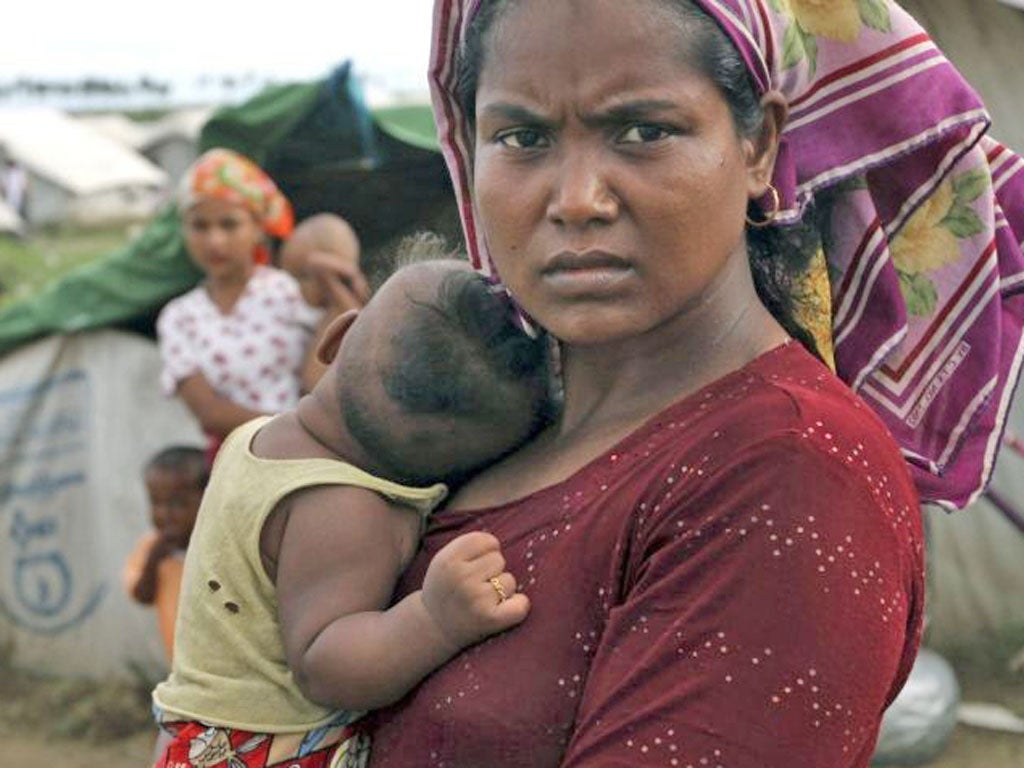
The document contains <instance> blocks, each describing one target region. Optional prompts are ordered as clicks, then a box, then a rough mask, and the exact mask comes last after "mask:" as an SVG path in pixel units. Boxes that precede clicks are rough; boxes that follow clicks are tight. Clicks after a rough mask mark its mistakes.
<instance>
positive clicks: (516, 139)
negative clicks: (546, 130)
mask: <svg viewBox="0 0 1024 768" xmlns="http://www.w3.org/2000/svg"><path fill="white" fill-rule="evenodd" d="M495 140H496V141H497V142H498V143H499V144H501V145H503V146H506V147H512V148H513V149H536V148H537V147H542V146H545V145H546V144H545V137H544V134H543V133H541V132H540V131H538V130H536V129H535V128H514V129H512V130H508V131H502V132H501V133H499V134H498V135H497V136H496V137H495Z"/></svg>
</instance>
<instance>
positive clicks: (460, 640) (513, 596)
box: [423, 531, 530, 648]
mask: <svg viewBox="0 0 1024 768" xmlns="http://www.w3.org/2000/svg"><path fill="white" fill-rule="evenodd" d="M423 604H424V606H425V607H426V609H427V613H428V614H429V615H430V618H431V619H433V621H434V623H435V624H436V625H437V627H438V629H439V630H440V631H441V633H442V634H443V635H444V636H445V637H446V638H447V639H448V640H449V641H450V642H451V643H453V644H454V645H455V646H457V647H458V648H464V647H466V646H468V645H472V644H473V643H476V642H478V641H480V640H482V639H483V638H485V637H487V636H488V635H492V634H494V633H496V632H501V631H502V630H505V629H508V628H509V627H513V626H515V625H516V624H518V623H519V622H521V621H522V620H523V619H525V618H526V614H527V613H528V612H529V610H530V600H529V598H527V596H526V595H524V594H522V593H520V592H516V579H515V577H514V576H513V575H512V574H511V573H508V572H507V571H506V570H505V557H504V556H503V555H502V554H501V544H500V543H499V542H498V540H497V539H496V538H495V537H494V536H492V535H491V534H489V533H484V532H482V531H474V532H473V533H466V534H463V535H462V536H459V537H457V538H455V539H453V540H452V541H450V542H448V544H446V545H445V546H444V547H443V548H442V549H441V550H440V551H439V552H438V553H437V554H436V555H434V558H433V560H431V561H430V566H429V567H428V568H427V575H426V576H425V577H424V578H423Z"/></svg>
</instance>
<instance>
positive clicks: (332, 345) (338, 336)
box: [316, 309, 359, 365]
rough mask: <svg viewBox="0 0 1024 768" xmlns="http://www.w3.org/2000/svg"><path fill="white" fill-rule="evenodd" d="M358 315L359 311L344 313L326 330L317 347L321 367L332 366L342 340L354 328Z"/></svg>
mask: <svg viewBox="0 0 1024 768" xmlns="http://www.w3.org/2000/svg"><path fill="white" fill-rule="evenodd" d="M358 315H359V310H358V309H350V310H348V311H347V312H342V313H341V314H340V315H338V316H337V317H336V318H334V319H333V320H332V321H331V324H330V325H328V326H327V327H326V328H325V329H324V333H323V336H321V337H320V342H319V343H318V344H317V347H316V359H317V360H318V361H319V362H320V364H321V365H330V364H331V362H332V361H333V360H334V357H335V356H336V355H337V354H338V348H339V347H340V346H341V340H342V339H344V338H345V334H346V333H348V329H349V328H351V327H352V323H354V322H355V321H356V317H358Z"/></svg>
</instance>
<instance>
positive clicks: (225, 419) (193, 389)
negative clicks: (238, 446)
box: [178, 373, 263, 438]
mask: <svg viewBox="0 0 1024 768" xmlns="http://www.w3.org/2000/svg"><path fill="white" fill-rule="evenodd" d="M178 395H179V396H180V397H181V399H182V400H183V401H184V402H185V405H186V406H188V409H189V410H190V411H192V414H193V415H194V416H195V417H196V419H197V420H198V421H199V426H200V427H202V430H203V431H204V432H206V433H207V434H210V435H216V436H217V437H221V438H223V437H226V436H227V435H228V434H229V433H230V432H231V430H233V429H234V428H235V427H238V426H241V425H242V424H244V423H245V422H247V421H249V420H251V419H254V418H256V417H257V416H262V415H263V414H262V413H261V412H260V411H254V410H252V409H251V408H246V407H245V406H242V405H239V404H238V403H234V402H232V401H231V400H228V399H227V398H226V397H224V396H223V395H221V394H219V393H218V392H217V390H215V389H214V388H213V387H212V386H211V385H210V382H208V381H207V380H206V377H205V376H203V374H201V373H193V374H192V375H191V376H187V377H186V378H184V379H182V380H181V381H180V382H178Z"/></svg>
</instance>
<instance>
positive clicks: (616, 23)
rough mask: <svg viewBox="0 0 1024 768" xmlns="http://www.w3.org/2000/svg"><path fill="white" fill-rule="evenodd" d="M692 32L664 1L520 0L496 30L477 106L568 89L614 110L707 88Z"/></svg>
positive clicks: (552, 95)
mask: <svg viewBox="0 0 1024 768" xmlns="http://www.w3.org/2000/svg"><path fill="white" fill-rule="evenodd" d="M690 34H691V33H690V32H689V31H688V30H687V26H686V25H685V24H683V23H682V22H681V20H680V17H679V15H678V12H676V11H673V10H670V9H669V8H668V6H667V4H666V3H665V2H664V1H663V0H635V2H628V3H623V2H621V0H589V2H582V1H581V0H520V1H519V2H515V3H513V4H511V6H510V7H509V8H508V10H506V11H505V12H504V13H503V14H502V16H501V18H500V19H498V20H497V21H496V22H495V26H494V28H493V29H492V30H491V33H490V35H489V38H488V45H487V47H486V53H485V56H484V59H483V63H482V67H481V72H480V77H479V85H478V91H477V107H478V109H481V108H482V109H486V103H487V102H494V101H502V100H504V99H505V98H510V99H512V100H514V101H522V100H525V101H527V102H536V103H537V104H538V105H541V104H544V103H545V102H546V101H548V100H549V99H556V100H561V99H563V98H564V97H565V96H566V95H567V93H568V94H571V95H572V98H573V99H575V100H578V101H580V102H582V103H586V104H588V105H589V108H610V107H613V106H614V105H615V104H616V102H621V101H623V100H629V101H634V100H637V99H649V100H657V99H658V98H659V96H658V94H659V93H661V94H664V93H665V91H666V89H668V90H671V91H673V92H676V93H677V95H678V91H679V89H680V88H683V89H686V88H690V89H696V90H703V87H704V86H706V85H707V84H708V83H709V82H710V81H709V80H708V79H707V78H706V77H705V76H704V75H703V73H701V72H700V71H699V70H698V69H697V68H695V67H694V66H692V64H691V63H690V61H691V59H692V57H690V56H689V55H688V54H689V52H690V51H691V50H692V49H693V45H692V40H691V37H690ZM702 80H703V81H706V82H704V83H701V82H699V81H702Z"/></svg>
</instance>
